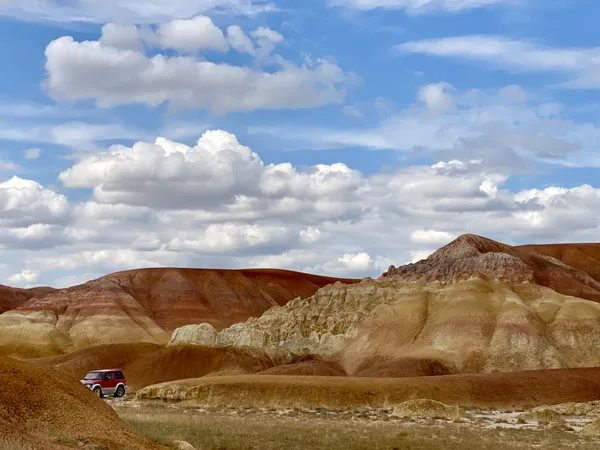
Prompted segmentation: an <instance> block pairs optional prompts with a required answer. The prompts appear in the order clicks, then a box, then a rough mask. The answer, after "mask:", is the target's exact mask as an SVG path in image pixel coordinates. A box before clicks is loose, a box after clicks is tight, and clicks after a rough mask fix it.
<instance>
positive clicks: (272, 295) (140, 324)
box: [0, 269, 357, 357]
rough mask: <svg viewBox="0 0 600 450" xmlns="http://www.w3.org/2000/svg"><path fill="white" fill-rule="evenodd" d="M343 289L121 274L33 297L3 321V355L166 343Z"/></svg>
mask: <svg viewBox="0 0 600 450" xmlns="http://www.w3.org/2000/svg"><path fill="white" fill-rule="evenodd" d="M336 281H338V279H336V278H329V277H321V276H316V275H311V274H304V273H299V272H291V271H283V270H270V269H249V270H212V269H144V270H134V271H127V272H120V273H115V274H112V275H108V276H105V277H102V278H99V279H97V280H93V281H90V282H88V283H85V284H83V285H80V286H75V287H72V288H68V289H60V290H56V291H54V292H51V293H49V294H47V295H39V296H34V297H32V298H29V299H28V300H25V301H24V302H23V303H21V304H20V306H18V308H16V309H13V310H11V311H8V312H6V313H4V314H2V315H0V354H8V355H15V356H22V357H36V356H46V355H54V354H61V353H64V352H65V351H72V350H76V349H78V348H85V347H88V346H90V345H96V344H107V343H119V342H153V343H165V342H167V341H168V340H169V337H170V335H171V332H172V331H173V330H174V329H175V328H177V327H180V326H182V325H186V324H192V323H201V322H206V323H210V324H211V325H212V326H214V327H215V328H216V329H221V328H223V327H227V326H230V325H232V324H234V323H237V322H243V321H245V320H246V319H248V318H249V317H253V316H259V315H260V314H262V313H263V312H264V311H266V310H267V309H269V308H270V307H273V306H279V305H284V304H286V303H287V302H289V301H290V300H292V299H294V298H298V297H301V298H305V297H309V296H311V295H313V294H314V293H315V292H316V291H317V290H318V289H319V288H321V287H323V286H325V285H327V284H330V283H332V282H336ZM356 281H357V280H342V282H344V283H354V282H356Z"/></svg>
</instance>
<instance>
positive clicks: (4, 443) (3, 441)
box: [0, 438, 33, 450]
mask: <svg viewBox="0 0 600 450" xmlns="http://www.w3.org/2000/svg"><path fill="white" fill-rule="evenodd" d="M32 449H33V447H31V446H30V445H28V444H26V443H25V442H23V441H20V440H17V439H9V438H0V450H32Z"/></svg>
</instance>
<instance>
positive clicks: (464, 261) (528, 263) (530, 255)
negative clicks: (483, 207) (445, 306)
mask: <svg viewBox="0 0 600 450" xmlns="http://www.w3.org/2000/svg"><path fill="white" fill-rule="evenodd" d="M594 247H595V246H594V245H593V244H592V245H590V244H588V245H587V246H585V247H584V246H582V245H581V244H564V245H563V246H552V245H546V246H522V247H511V246H509V245H506V244H502V243H500V242H496V241H493V240H491V239H487V238H484V237H481V236H475V235H471V234H466V235H463V236H460V237H459V238H457V239H456V240H454V241H452V242H451V243H450V244H448V245H446V246H444V247H442V248H441V249H439V250H438V251H436V252H435V253H433V254H432V255H431V256H429V258H427V259H425V260H422V261H419V262H417V263H414V264H407V265H405V266H402V267H399V268H395V267H394V266H391V267H390V268H389V270H388V271H387V272H385V273H384V274H383V275H382V277H384V278H385V277H388V278H395V279H397V280H399V281H419V282H426V283H431V282H435V281H437V282H441V283H448V282H452V281H458V280H464V279H468V278H470V277H472V276H482V277H486V278H491V279H495V280H499V281H503V282H506V283H522V282H529V283H535V284H537V285H540V286H546V287H549V288H551V289H553V290H555V291H556V292H559V293H561V294H565V295H571V296H574V297H580V298H585V299H587V300H593V301H600V282H599V281H597V280H596V279H595V278H594V276H596V277H597V276H598V275H599V274H600V269H598V266H597V265H596V264H595V262H597V259H596V258H594V257H592V256H590V255H588V254H587V253H585V252H584V251H583V250H584V249H594ZM599 248H600V247H599ZM561 249H562V252H561ZM594 253H595V254H596V257H598V256H600V251H599V250H595V251H594ZM594 253H593V254H594ZM561 254H562V256H563V258H564V259H565V261H563V260H562V259H556V258H555V257H554V256H559V257H560V255H561ZM584 256H585V257H586V258H584ZM569 262H570V263H572V264H575V265H569V264H568V263H569ZM592 275H594V276H592Z"/></svg>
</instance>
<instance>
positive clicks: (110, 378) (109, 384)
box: [102, 372, 117, 395]
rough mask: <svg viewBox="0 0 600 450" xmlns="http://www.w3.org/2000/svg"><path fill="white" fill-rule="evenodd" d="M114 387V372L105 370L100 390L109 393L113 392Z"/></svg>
mask: <svg viewBox="0 0 600 450" xmlns="http://www.w3.org/2000/svg"><path fill="white" fill-rule="evenodd" d="M116 387H117V379H116V377H115V374H114V372H106V373H105V374H104V386H102V391H103V392H105V393H106V394H109V395H110V394H114V393H115V390H116Z"/></svg>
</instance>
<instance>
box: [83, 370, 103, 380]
mask: <svg viewBox="0 0 600 450" xmlns="http://www.w3.org/2000/svg"><path fill="white" fill-rule="evenodd" d="M83 379H84V380H101V379H102V372H88V374H87V375H86V376H85V377H83Z"/></svg>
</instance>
